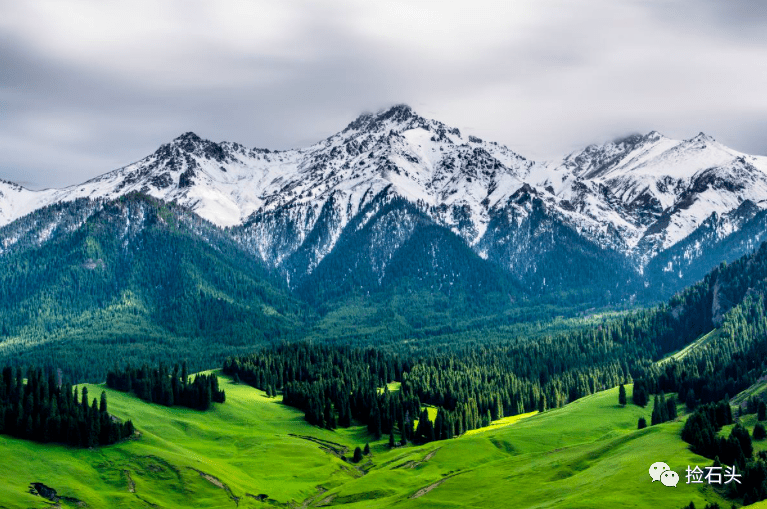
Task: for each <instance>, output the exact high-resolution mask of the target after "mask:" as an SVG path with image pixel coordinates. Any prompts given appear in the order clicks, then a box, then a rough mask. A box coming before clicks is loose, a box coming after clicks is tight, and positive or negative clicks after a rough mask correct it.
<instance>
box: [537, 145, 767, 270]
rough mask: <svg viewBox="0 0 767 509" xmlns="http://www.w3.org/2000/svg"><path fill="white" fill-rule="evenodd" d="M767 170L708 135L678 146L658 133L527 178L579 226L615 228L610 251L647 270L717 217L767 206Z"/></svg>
mask: <svg viewBox="0 0 767 509" xmlns="http://www.w3.org/2000/svg"><path fill="white" fill-rule="evenodd" d="M766 170H767V158H765V157H756V156H750V155H747V154H743V153H740V152H737V151H735V150H732V149H730V148H728V147H725V146H724V145H722V144H720V143H718V142H717V141H716V140H714V139H713V138H711V137H709V136H706V135H705V134H703V133H701V134H699V135H697V136H696V137H694V138H692V139H689V140H683V141H678V140H671V139H668V138H666V137H664V136H663V135H661V134H659V133H657V132H654V131H653V132H651V133H649V134H647V135H644V136H642V135H635V136H631V137H628V138H625V139H623V140H618V141H615V142H612V143H607V144H604V145H599V146H597V145H592V146H589V147H587V148H586V149H584V150H582V151H580V152H576V153H573V154H570V155H568V156H566V157H565V158H563V159H562V160H561V161H556V162H553V163H547V164H539V165H535V166H533V167H532V168H531V172H530V173H529V174H528V175H526V176H525V180H527V181H530V182H531V183H533V184H534V185H536V186H538V187H542V188H545V189H548V190H549V192H550V193H551V194H552V195H553V196H555V200H554V201H555V202H556V203H557V205H558V206H559V208H561V209H564V210H565V211H570V212H571V213H572V214H570V217H571V221H572V222H573V223H574V224H577V223H579V222H586V223H588V222H589V220H592V221H596V222H601V223H602V224H603V225H609V226H611V227H612V228H613V229H614V231H615V232H616V235H615V236H614V237H613V238H612V239H611V240H610V241H609V242H608V244H610V247H613V248H615V249H618V250H620V251H624V252H627V253H630V254H632V255H633V256H635V257H636V258H637V259H638V260H639V263H640V265H644V264H645V263H646V262H647V261H648V260H649V259H650V258H652V257H653V256H654V255H655V254H657V253H658V252H659V251H661V250H663V249H667V248H669V247H670V246H672V245H674V244H676V243H677V242H679V241H680V240H682V239H683V238H685V237H686V236H687V235H689V234H690V233H691V232H692V231H694V230H695V229H696V228H697V227H698V226H700V225H701V224H702V223H703V222H704V221H705V220H706V219H707V218H708V217H710V216H711V215H712V214H714V213H716V214H719V215H723V214H727V213H728V212H730V211H732V210H735V209H737V208H738V207H739V206H740V205H741V204H742V203H743V202H744V201H746V200H750V201H752V202H753V203H755V204H756V205H757V206H758V207H759V208H764V207H765V205H766V204H767V202H766V201H765V199H767V171H766ZM578 216H580V217H578Z"/></svg>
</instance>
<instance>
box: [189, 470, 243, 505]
mask: <svg viewBox="0 0 767 509" xmlns="http://www.w3.org/2000/svg"><path fill="white" fill-rule="evenodd" d="M187 468H189V469H190V470H194V471H195V472H197V473H198V474H200V477H202V478H203V479H205V480H206V481H208V482H209V483H211V484H212V485H214V486H218V487H219V488H221V489H222V490H224V491H225V492H226V495H227V496H228V497H229V498H230V499H231V500H232V501H233V502H234V504H235V505H237V506H239V505H240V497H238V496H236V495H235V494H234V493H232V490H231V488H229V486H227V485H226V484H225V483H224V482H223V481H221V479H219V478H218V477H216V476H213V475H210V474H206V473H205V472H203V471H202V470H197V469H196V468H192V467H187Z"/></svg>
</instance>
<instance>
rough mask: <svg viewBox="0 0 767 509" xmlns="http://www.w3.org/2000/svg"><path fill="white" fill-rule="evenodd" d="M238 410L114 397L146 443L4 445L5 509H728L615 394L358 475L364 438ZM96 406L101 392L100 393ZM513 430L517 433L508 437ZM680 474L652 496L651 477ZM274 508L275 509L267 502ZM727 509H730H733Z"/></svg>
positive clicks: (395, 457)
mask: <svg viewBox="0 0 767 509" xmlns="http://www.w3.org/2000/svg"><path fill="white" fill-rule="evenodd" d="M224 380H225V381H224V384H223V385H224V388H225V390H226V393H227V402H226V403H225V404H223V405H215V406H214V408H213V409H212V410H210V411H208V412H204V413H200V412H195V411H191V410H186V409H181V408H165V407H161V406H157V405H149V404H147V403H144V402H142V401H140V400H138V399H136V398H134V397H132V396H129V395H125V394H122V393H119V392H115V391H111V390H107V394H108V400H109V407H110V411H111V412H112V413H114V414H115V415H117V416H119V417H132V418H133V419H134V422H135V423H136V425H137V428H138V430H139V432H140V433H141V436H140V438H138V439H136V440H132V441H129V442H125V443H122V444H118V445H115V446H111V447H105V448H101V449H96V450H74V449H69V448H66V447H62V446H51V445H45V446H44V445H40V444H34V443H30V442H25V441H21V440H16V439H11V438H8V437H7V436H2V435H0V457H2V458H3V459H4V460H5V461H4V464H5V465H12V466H13V468H9V469H5V471H4V474H3V481H2V482H1V483H0V507H8V508H11V507H13V508H15V507H47V506H49V505H50V502H48V501H47V500H44V499H42V498H41V497H38V496H35V495H32V494H30V493H29V485H30V483H33V482H39V483H43V484H45V485H47V486H49V487H51V488H54V489H56V490H57V492H58V495H59V496H61V497H70V499H66V500H62V501H61V505H62V506H64V507H67V506H76V504H77V501H83V502H85V503H86V504H87V505H88V506H89V507H148V506H156V507H203V508H204V507H229V508H234V507H265V506H269V505H277V506H283V507H286V506H287V507H314V506H320V505H344V506H345V507H366V508H367V507H392V506H395V507H483V508H485V507H504V508H507V507H511V506H513V507H531V508H532V507H573V508H574V507H578V508H583V507H600V508H601V507H610V506H612V507H637V508H644V507H647V508H650V507H652V508H656V507H669V508H681V507H682V506H683V505H685V504H688V503H689V502H690V501H694V502H695V504H696V506H699V507H703V506H704V505H705V503H704V501H705V500H706V499H707V500H709V501H714V500H718V501H720V502H721V500H719V499H718V498H717V495H716V494H715V493H713V492H711V491H710V490H708V491H706V490H701V489H700V488H698V487H693V486H692V485H686V484H684V476H683V472H684V470H685V468H686V466H687V465H688V464H690V465H694V464H700V465H706V464H708V463H709V461H708V460H706V459H704V458H701V457H699V456H696V455H694V454H692V453H691V452H690V451H688V450H687V447H686V444H685V443H683V442H682V441H681V440H680V438H679V432H680V429H681V426H682V424H681V422H673V423H667V424H663V425H660V426H655V427H652V428H648V429H645V430H642V431H637V430H636V422H637V419H638V418H639V416H641V415H644V416H646V417H647V418H648V419H649V416H650V413H651V410H652V409H651V408H650V407H648V408H645V409H640V408H638V407H635V406H633V405H628V406H627V407H625V408H621V407H620V406H618V405H617V399H618V396H617V389H612V390H609V391H605V392H601V393H598V394H595V395H593V396H589V397H586V398H583V399H581V400H579V401H577V402H575V403H573V404H571V405H568V406H566V407H564V408H560V409H557V410H552V411H548V412H544V413H542V414H535V415H532V416H527V417H525V418H523V419H509V420H508V421H507V422H498V423H495V425H494V426H492V427H491V428H488V429H485V430H480V431H479V432H474V433H472V434H471V435H467V436H463V437H461V438H457V439H453V440H448V441H442V442H436V443H431V444H428V445H426V446H407V447H402V448H395V449H393V450H389V449H388V446H387V445H386V439H384V440H382V441H380V442H378V443H371V448H372V453H371V455H370V456H369V457H367V458H365V459H364V460H363V461H362V462H361V463H360V464H359V465H353V464H350V463H346V462H344V461H343V460H342V459H340V457H339V456H340V455H341V454H345V455H347V456H349V457H351V455H352V454H351V453H352V451H353V448H354V447H356V446H362V445H364V443H365V442H366V441H368V440H370V437H369V435H368V434H367V432H366V431H365V430H364V429H362V428H361V427H357V428H354V427H353V428H350V429H348V430H337V431H327V430H322V429H318V428H314V427H311V426H308V425H307V424H306V423H305V422H304V420H303V415H302V414H301V413H299V412H297V411H295V410H294V409H292V408H288V407H284V406H283V405H281V404H279V399H277V398H275V399H268V398H266V397H264V395H263V393H261V392H259V391H257V390H255V389H252V388H250V387H247V386H244V385H234V384H232V383H230V382H229V381H228V380H227V379H224ZM88 388H89V392H90V394H93V395H98V394H99V393H100V391H101V390H102V389H103V387H102V386H92V385H91V386H88ZM503 424H506V425H503ZM656 461H665V462H666V463H668V464H669V465H670V466H671V468H672V469H673V470H675V471H677V472H678V473H680V474H681V478H682V482H681V483H680V484H679V485H678V486H677V487H676V488H669V487H665V486H663V485H661V484H660V483H657V482H656V483H651V482H650V478H649V475H648V472H647V470H648V468H649V465H650V464H651V463H653V462H656ZM264 497H268V499H266V501H265V502H262V501H261V500H260V498H261V499H263V498H264ZM727 507H729V504H728V505H727Z"/></svg>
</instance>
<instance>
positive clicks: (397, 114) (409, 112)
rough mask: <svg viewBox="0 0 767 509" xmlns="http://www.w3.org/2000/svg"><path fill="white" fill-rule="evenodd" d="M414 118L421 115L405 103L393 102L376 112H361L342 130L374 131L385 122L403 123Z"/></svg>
mask: <svg viewBox="0 0 767 509" xmlns="http://www.w3.org/2000/svg"><path fill="white" fill-rule="evenodd" d="M414 119H421V117H420V116H418V115H417V114H416V113H415V112H414V111H413V109H412V108H411V107H410V106H408V105H407V104H395V105H394V106H392V107H390V108H385V109H382V110H379V111H378V112H377V113H363V114H361V115H360V116H359V117H357V118H356V119H355V120H354V121H352V122H351V123H350V124H349V125H348V126H347V127H346V129H344V132H346V131H349V130H356V131H362V130H367V131H375V130H379V129H380V128H381V126H383V125H384V124H385V123H387V122H388V123H393V124H405V123H409V122H411V121H412V120H414Z"/></svg>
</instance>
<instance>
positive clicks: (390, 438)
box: [0, 428, 396, 449]
mask: <svg viewBox="0 0 767 509" xmlns="http://www.w3.org/2000/svg"><path fill="white" fill-rule="evenodd" d="M1 431H2V429H0V432H1ZM395 445H396V444H395V443H394V428H392V430H391V431H390V432H389V448H390V449H391V448H393V447H394V446H395Z"/></svg>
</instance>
